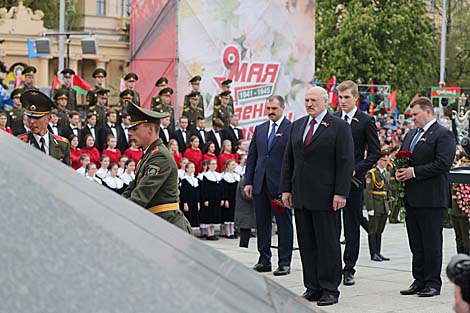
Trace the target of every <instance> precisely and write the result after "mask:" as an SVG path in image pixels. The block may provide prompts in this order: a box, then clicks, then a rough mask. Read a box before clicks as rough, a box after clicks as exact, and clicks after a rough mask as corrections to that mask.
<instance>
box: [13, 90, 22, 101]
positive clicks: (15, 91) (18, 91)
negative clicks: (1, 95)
mask: <svg viewBox="0 0 470 313" xmlns="http://www.w3.org/2000/svg"><path fill="white" fill-rule="evenodd" d="M22 93H23V89H20V88H16V89H13V91H12V92H11V94H10V99H13V98H19V97H20V96H21V94H22Z"/></svg>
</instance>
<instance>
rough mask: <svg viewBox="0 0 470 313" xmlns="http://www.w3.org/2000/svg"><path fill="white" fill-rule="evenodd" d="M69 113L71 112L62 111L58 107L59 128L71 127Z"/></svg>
mask: <svg viewBox="0 0 470 313" xmlns="http://www.w3.org/2000/svg"><path fill="white" fill-rule="evenodd" d="M69 113H70V111H69V110H67V109H65V110H64V109H62V108H60V107H57V117H58V118H59V121H58V122H57V126H58V127H59V128H60V129H64V128H67V126H69Z"/></svg>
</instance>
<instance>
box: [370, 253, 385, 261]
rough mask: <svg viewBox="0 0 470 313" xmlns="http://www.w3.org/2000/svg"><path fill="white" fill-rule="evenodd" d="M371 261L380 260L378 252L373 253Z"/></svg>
mask: <svg viewBox="0 0 470 313" xmlns="http://www.w3.org/2000/svg"><path fill="white" fill-rule="evenodd" d="M370 259H371V261H376V262H382V261H383V260H382V258H381V257H380V256H379V255H378V254H374V255H373V256H371V257H370Z"/></svg>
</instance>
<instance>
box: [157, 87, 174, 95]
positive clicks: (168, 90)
mask: <svg viewBox="0 0 470 313" xmlns="http://www.w3.org/2000/svg"><path fill="white" fill-rule="evenodd" d="M172 94H173V89H171V88H170V87H167V88H163V89H162V90H160V92H159V93H158V95H159V96H171V95H172Z"/></svg>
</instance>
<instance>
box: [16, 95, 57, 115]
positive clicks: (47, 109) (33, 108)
mask: <svg viewBox="0 0 470 313" xmlns="http://www.w3.org/2000/svg"><path fill="white" fill-rule="evenodd" d="M20 101H21V103H22V104H23V107H24V108H25V113H26V115H27V116H29V117H35V118H41V117H43V116H45V115H48V114H50V113H51V110H52V109H55V108H56V105H55V104H54V102H52V100H51V99H50V98H49V97H48V96H46V95H45V94H44V93H42V92H40V91H39V90H26V91H25V92H23V94H22V95H21V97H20Z"/></svg>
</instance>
